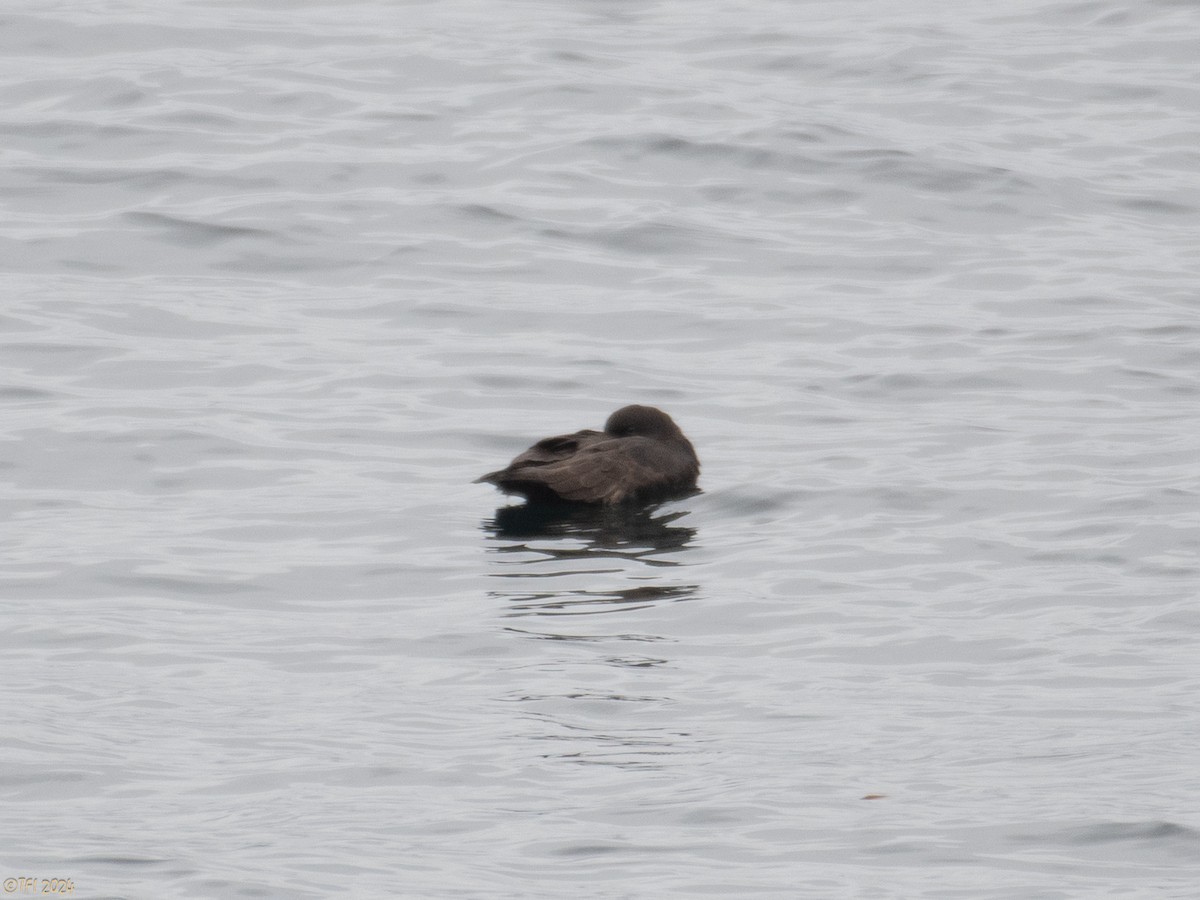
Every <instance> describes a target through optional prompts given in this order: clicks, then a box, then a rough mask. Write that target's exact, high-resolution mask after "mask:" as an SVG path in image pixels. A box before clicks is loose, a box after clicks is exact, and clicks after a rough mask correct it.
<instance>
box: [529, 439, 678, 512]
mask: <svg viewBox="0 0 1200 900" xmlns="http://www.w3.org/2000/svg"><path fill="white" fill-rule="evenodd" d="M660 453H661V451H660V450H659V448H658V445H657V444H656V443H655V442H654V441H650V440H644V439H641V438H622V439H620V440H601V441H598V442H596V443H592V444H588V445H586V446H584V447H581V448H580V449H579V450H578V451H577V452H575V453H572V454H571V455H570V456H567V457H565V458H563V459H560V460H557V461H555V462H550V463H546V464H544V465H541V466H538V467H536V468H533V469H528V470H525V471H522V472H521V473H520V477H521V478H523V479H525V480H529V481H537V482H539V483H541V484H544V485H546V487H548V488H550V490H552V491H553V492H554V493H555V494H557V495H558V496H559V497H562V498H563V499H564V500H572V501H575V502H578V503H620V502H621V501H622V500H625V499H627V498H629V497H633V496H635V495H637V494H639V493H640V492H642V491H644V490H646V489H648V488H651V487H653V486H655V485H658V484H660V483H661V481H662V469H661V468H660V467H656V466H655V463H661V458H660ZM514 474H515V473H514Z"/></svg>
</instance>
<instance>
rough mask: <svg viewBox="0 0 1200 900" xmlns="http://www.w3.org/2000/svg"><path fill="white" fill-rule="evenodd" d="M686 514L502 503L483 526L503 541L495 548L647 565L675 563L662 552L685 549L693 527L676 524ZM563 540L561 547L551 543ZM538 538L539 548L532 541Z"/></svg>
mask: <svg viewBox="0 0 1200 900" xmlns="http://www.w3.org/2000/svg"><path fill="white" fill-rule="evenodd" d="M686 515H687V513H686V512H685V511H678V510H676V511H673V512H665V513H660V512H659V511H658V510H657V508H654V507H652V508H649V509H645V508H642V509H624V508H616V509H613V508H611V507H587V506H570V505H567V504H561V505H558V506H553V505H544V504H528V503H527V504H522V505H521V506H505V507H501V508H500V509H498V510H496V514H495V515H494V516H493V517H492V518H490V519H486V520H484V522H483V525H482V526H481V527H482V528H483V531H484V532H486V533H487V534H489V535H491V536H492V537H494V538H497V539H498V540H500V541H504V542H511V543H501V544H498V545H496V546H494V547H492V548H491V549H492V550H493V552H496V553H524V552H532V553H536V554H538V555H539V556H541V557H542V558H546V557H552V558H555V559H594V558H596V557H614V558H620V559H637V560H641V561H642V562H644V563H646V564H647V565H660V566H670V565H678V562H675V561H673V560H669V559H659V558H657V557H659V556H660V555H662V554H669V553H676V552H680V551H684V550H686V549H687V548H688V545H689V544H690V543H691V542H692V540H693V539H694V538H695V536H696V529H694V528H689V527H687V526H686V525H678V524H675V523H676V522H678V521H679V520H680V519H682V518H683V517H684V516H686ZM554 539H562V541H563V543H562V546H553V545H552V544H551V543H548V542H552V541H554ZM532 541H537V542H538V546H537V547H531V546H530V542H532Z"/></svg>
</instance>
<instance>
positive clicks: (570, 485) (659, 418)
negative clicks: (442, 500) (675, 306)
mask: <svg viewBox="0 0 1200 900" xmlns="http://www.w3.org/2000/svg"><path fill="white" fill-rule="evenodd" d="M699 474H700V461H699V460H698V459H697V458H696V451H695V450H694V449H693V448H692V444H691V442H690V441H689V440H688V439H687V438H685V437H684V436H683V432H682V431H680V430H679V426H678V425H676V424H675V423H674V422H673V421H672V420H671V417H670V416H668V415H667V414H666V413H665V412H663V411H662V410H660V409H655V408H654V407H652V406H626V407H623V408H622V409H618V410H617V411H616V412H615V413H613V414H612V415H611V416H609V417H608V421H607V422H605V423H604V430H603V431H592V430H590V429H586V430H584V431H577V432H575V433H574V434H563V435H559V436H558V437H548V438H543V439H542V440H540V441H538V442H537V443H536V444H534V445H533V446H532V447H530V448H529V449H528V450H526V451H525V452H524V453H522V454H521V455H520V456H518V457H517V458H516V459H514V460H513V461H512V462H511V463H509V464H508V466H507V468H504V469H501V470H500V471H498V472H489V473H488V474H487V475H484V476H483V477H482V478H477V479H475V480H476V482H477V483H478V482H481V481H485V482H487V483H489V484H494V485H495V486H496V487H498V488H500V490H502V491H504V492H505V493H506V494H521V495H522V496H524V497H526V498H527V499H529V500H531V501H563V500H565V501H568V502H571V503H602V504H604V505H606V506H611V505H614V504H617V503H626V502H631V503H633V502H645V501H649V500H663V499H666V498H667V497H672V496H679V495H680V494H686V493H688V492H689V491H692V490H695V487H696V477H697V476H698V475H699Z"/></svg>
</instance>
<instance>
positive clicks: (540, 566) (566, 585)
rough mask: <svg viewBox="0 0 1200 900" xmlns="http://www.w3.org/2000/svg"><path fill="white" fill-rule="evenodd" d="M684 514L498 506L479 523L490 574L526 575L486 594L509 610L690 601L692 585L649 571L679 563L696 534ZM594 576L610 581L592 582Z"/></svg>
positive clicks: (581, 611)
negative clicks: (507, 588)
mask: <svg viewBox="0 0 1200 900" xmlns="http://www.w3.org/2000/svg"><path fill="white" fill-rule="evenodd" d="M686 515H687V511H686V510H679V509H671V510H667V511H663V510H661V509H660V508H658V507H649V508H633V509H629V508H616V509H614V508H604V507H586V506H571V505H567V504H560V505H544V504H523V505H520V506H506V507H502V508H501V509H498V510H496V514H495V515H494V516H492V517H491V518H488V519H485V520H484V522H483V523H482V525H481V526H480V527H481V528H482V530H483V531H484V533H485V534H487V535H488V536H489V537H490V538H491V539H492V540H491V541H490V546H489V548H488V549H489V550H490V552H491V553H493V554H495V557H494V563H495V566H496V569H497V570H496V571H494V572H493V573H492V576H493V577H495V578H506V579H527V581H525V583H524V585H523V586H522V587H523V589H518V590H511V591H495V592H493V595H494V596H496V597H500V598H503V599H504V600H506V601H507V602H508V604H509V611H510V612H509V614H510V615H515V616H521V615H524V616H528V615H544V616H570V615H575V616H581V615H591V614H595V613H600V612H619V611H622V610H624V611H632V610H637V609H643V608H645V607H648V606H654V605H657V604H660V603H672V602H679V601H682V600H687V599H690V598H691V597H692V596H694V595H695V593H696V591H697V585H694V584H682V585H681V584H668V583H662V582H660V581H659V580H658V576H653V575H650V572H652V571H658V572H659V573H661V574H663V575H665V574H666V573H667V571H669V570H670V569H672V568H675V567H678V566H681V565H683V559H682V558H681V556H682V555H683V554H686V553H687V551H688V550H689V549H690V547H691V546H692V544H693V541H694V540H695V537H696V529H694V528H690V527H688V526H686V525H683V524H680V520H681V519H683V518H684V517H685V516H686ZM647 567H650V568H649V570H648V569H647ZM596 580H600V581H607V582H610V583H611V582H613V581H614V580H615V581H616V582H617V583H616V584H612V585H611V586H606V587H603V588H599V587H593V586H592V584H591V582H594V581H596ZM580 582H584V583H583V584H582V585H581V584H580ZM631 582H632V583H631ZM535 585H536V588H537V589H532V588H534V586H535ZM516 586H517V585H515V584H514V585H513V587H516Z"/></svg>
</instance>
